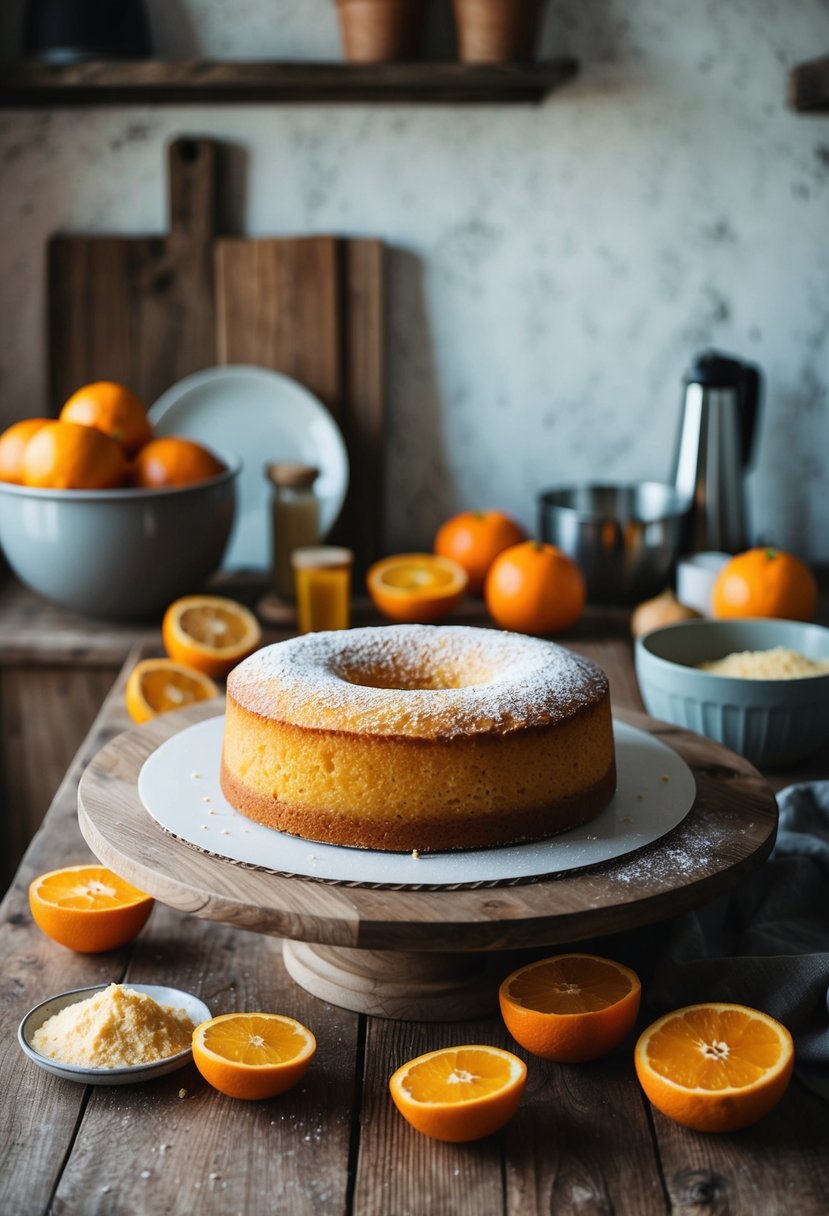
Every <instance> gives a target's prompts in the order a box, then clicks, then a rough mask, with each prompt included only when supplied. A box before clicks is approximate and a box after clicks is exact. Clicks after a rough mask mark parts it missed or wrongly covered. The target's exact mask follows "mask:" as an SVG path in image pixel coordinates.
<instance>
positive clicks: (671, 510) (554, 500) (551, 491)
mask: <svg viewBox="0 0 829 1216" xmlns="http://www.w3.org/2000/svg"><path fill="white" fill-rule="evenodd" d="M619 490H622V491H631V492H633V491H640V490H657V491H659V492H661V493H662V494H663V496H664V499H663V502H662V504H661V505H660V507H659V509H658V510H657V511H649V512H647V513H640V514H638V515H631V516H630V518H631V519H632V520H633V521H634V522H636V523H643V524H655V523H660V522H661V521H662V520H676V519H682V518H683V517H684V516H685V515H686V514H687V513H688V511H689V510H690V508H691V502H690V499H689V498H688V497H687V495H683V494H682V493H681V492H680V491H679V490H678V489H677V488H676V486H674V485H672V484H671V482H669V481H655V480H653V479H646V480H643V481H570V482H562V483H561V484H560V485H555V486H549V487H548V488H547V489H546V490H540V491H539V494H538V504H539V508H540V510H541V511H542V513H544V512H547V511H561V512H564V513H565V514H566V515H568V516H573V517H574V518H575V519H577V520H581V521H582V522H584V523H588V522H593V521H595V520H604V519H612V520H618V519H620V518H622V516H620V515H619V514H618V513H614V512H613V511H610V510H599V509H598V508H595V509H591V508H589V507H577V506H576V505H575V504H574V503H568V502H559V501H558V499H559V496H566V495H570V494H574V493H577V492H578V493H583V492H584V491H599V492H604V491H611V492H613V493H615V492H617V491H619Z"/></svg>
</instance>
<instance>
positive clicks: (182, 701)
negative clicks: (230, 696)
mask: <svg viewBox="0 0 829 1216" xmlns="http://www.w3.org/2000/svg"><path fill="white" fill-rule="evenodd" d="M124 695H125V699H126V702H127V711H128V713H129V716H130V717H131V718H132V720H133V722H149V721H150V719H151V718H155V717H157V716H158V715H159V714H166V713H169V712H170V710H172V709H184V707H185V706H187V705H195V704H196V702H197V701H210V700H212V698H213V697H218V696H220V695H221V693H220V692H219V689H218V688H217V686H216V685H215V684H214V683H213V681H212V680H211V679H210V677H209V676H206V675H204V674H203V673H202V672H200V671H196V670H194V668H192V667H188V666H187V665H186V664H184V663H174V662H173V660H172V659H142V660H141V662H140V663H136V665H135V667H133V669H132V671H131V672H130V674H129V678H128V680H127V687H126V690H125V694H124Z"/></svg>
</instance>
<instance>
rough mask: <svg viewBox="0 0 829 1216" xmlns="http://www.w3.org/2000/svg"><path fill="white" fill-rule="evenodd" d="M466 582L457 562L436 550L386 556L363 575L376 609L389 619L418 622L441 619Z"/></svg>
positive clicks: (449, 610)
mask: <svg viewBox="0 0 829 1216" xmlns="http://www.w3.org/2000/svg"><path fill="white" fill-rule="evenodd" d="M468 582H469V579H468V576H467V573H466V571H465V570H464V568H463V566H461V565H460V563H459V562H456V561H455V560H454V559H453V558H451V557H440V556H439V555H438V554H436V553H398V554H396V555H394V556H393V557H385V558H383V559H382V561H379V562H375V563H374V565H373V566H371V567H370V568H369V571H368V574H367V575H366V585H367V586H368V592H369V595H370V596H371V599H372V602H373V603H374V606H375V608H376V609H377V611H378V612H380V613H382V615H383V616H385V617H388V619H389V620H391V621H399V622H402V623H405V624H419V625H423V624H428V623H429V622H430V621H437V620H440V618H441V617H444V616H447V615H448V614H449V613H450V612H452V611H453V610H454V609H455V608H457V606H458V604H459V603H460V602H461V600H462V599H463V596H464V592H465V591H466V587H467V584H468Z"/></svg>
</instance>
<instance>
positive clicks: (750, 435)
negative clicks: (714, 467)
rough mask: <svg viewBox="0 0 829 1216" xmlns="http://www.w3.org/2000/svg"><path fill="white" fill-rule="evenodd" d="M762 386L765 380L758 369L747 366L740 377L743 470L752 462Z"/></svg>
mask: <svg viewBox="0 0 829 1216" xmlns="http://www.w3.org/2000/svg"><path fill="white" fill-rule="evenodd" d="M762 384H763V378H762V376H761V375H760V372H759V371H758V369H757V368H756V367H750V366H749V365H745V366H744V367H743V369H742V374H741V376H740V440H741V444H740V449H741V450H740V455H741V458H742V462H743V468H748V465H749V464H750V462H751V456H752V449H753V447H754V436H755V434H756V433H757V420H758V417H759V414H760V392H761V389H762Z"/></svg>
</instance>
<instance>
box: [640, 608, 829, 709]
mask: <svg viewBox="0 0 829 1216" xmlns="http://www.w3.org/2000/svg"><path fill="white" fill-rule="evenodd" d="M761 625H765V626H768V625H772V626H775V625H776V626H780V627H782V628H783V630H784V631H786V632H789V631H790V630H791V627H795V628H798V629H816V630H818V631H819V632H821V633H823V634H825V635H826V637H827V640H829V628H827V627H826V626H825V625H822V624H820V622H818V621H793V620H789V619H788V618H783V617H723V618H716V619H714V618H712V619H703V620H690V621H673V622H672V623H671V624H669V625H662V626H660V627H659V628H658V629H652V630H651V631H650V632H649V633H646V634H643V635H642V636H641V637H638V638H637V639H636V646H635V658H636V659H637V660H641V659H644V661H646V662H647V663H648V665H649V666H651V667H652V669H653V670H661V671H662V672H664V673H669V672H673V671H676V670H680V671H681V672H682V673H683V679H689V680H691V681H694V682H696V683H697V684H698V686H699V687H700V688H702V687H703V686H705V687H708V688H710V687H715V688H718V689H721V690H722V692H723V694H726V693H727V691H728V689H729V688H735V689H736V688H740V689H745V688H746V686H749V687H751V688H756V690H757V693H758V696H759V695H761V694H766V698H768V696H769V694H771V693H772V692H773V691H774V690H775V689H783V688H785V689H787V690H790V689H792V688H800V687H803V691H804V693H806V691H807V690H819V691H821V692H823V691H824V690H825V689H826V688H827V687H829V672H825V673H823V674H821V675H814V676H805V677H804V676H789V677H788V678H784V679H759V680H758V679H754V678H751V677H749V676H726V675H717V674H716V673H714V672H710V671H700V669H699V668H698V667H695V666H693V664H691V663H683V662H681V661H680V660H679V659H667V658H665V657H664V655H661V654H656V653H655V652H654V650H653V649H652V647H651V645H650V643H651V642H652V641H653V640H658V639H659V638H660V637H661V638H664V637H665V636H666V635H667V634H669V633H673V634H677V633H683V632H688V631H697V632H699V633H703V634H704V633H707V632H709V631H710V630H712V629H718V628H719V629H722V628H724V627H728V626H736V627H741V628H742V627H748V629H749V630H751V629H752V628H753V627H755V626H761ZM777 645H780V646H788V645H790V643H787V642H786V641H785V640H781V641H780V642H778V643H777ZM740 649H742V650H750V649H752V646H751V644H750V640H747V643H746V645H745V646H741V647H740ZM764 649H769V647H768V646H766V647H764ZM728 653H729V654H730V653H733V649H732V650H729V651H728ZM712 680H713V681H715V684H714V685H713V686H712V684H711V681H712ZM723 699H724V697H723Z"/></svg>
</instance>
